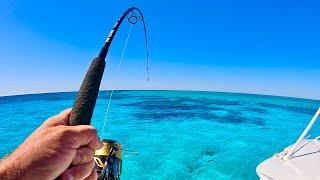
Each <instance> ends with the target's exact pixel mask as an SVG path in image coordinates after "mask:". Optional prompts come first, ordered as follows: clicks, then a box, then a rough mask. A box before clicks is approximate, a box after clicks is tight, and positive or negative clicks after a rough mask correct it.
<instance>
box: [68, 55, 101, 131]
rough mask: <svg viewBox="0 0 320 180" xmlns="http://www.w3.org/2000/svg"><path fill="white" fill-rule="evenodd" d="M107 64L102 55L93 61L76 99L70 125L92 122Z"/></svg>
mask: <svg viewBox="0 0 320 180" xmlns="http://www.w3.org/2000/svg"><path fill="white" fill-rule="evenodd" d="M105 64H106V62H105V60H104V59H102V58H100V57H97V58H95V59H94V60H93V61H92V63H91V65H90V67H89V69H88V71H87V74H86V76H85V77H84V79H83V81H82V84H81V87H80V90H79V92H78V94H77V98H76V100H75V101H74V104H73V108H72V111H71V115H70V118H69V125H71V126H75V125H89V124H90V123H91V118H92V114H93V111H94V107H95V104H96V100H97V96H98V93H99V87H100V83H101V79H102V75H103V72H104V68H105Z"/></svg>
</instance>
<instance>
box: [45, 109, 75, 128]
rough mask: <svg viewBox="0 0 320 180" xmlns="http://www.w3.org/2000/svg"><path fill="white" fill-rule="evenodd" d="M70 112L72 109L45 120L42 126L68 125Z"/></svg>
mask: <svg viewBox="0 0 320 180" xmlns="http://www.w3.org/2000/svg"><path fill="white" fill-rule="evenodd" d="M71 111H72V108H69V109H65V110H64V111H62V112H60V113H59V114H57V115H55V116H52V117H51V118H49V119H48V120H46V121H45V123H44V125H45V126H58V125H68V124H69V118H70V114H71Z"/></svg>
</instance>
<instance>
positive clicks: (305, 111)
mask: <svg viewBox="0 0 320 180" xmlns="http://www.w3.org/2000/svg"><path fill="white" fill-rule="evenodd" d="M257 105H259V106H262V107H268V108H274V109H280V110H283V111H290V112H293V113H300V114H308V115H311V114H314V112H315V111H316V109H312V108H305V107H298V106H286V105H279V104H270V103H257Z"/></svg>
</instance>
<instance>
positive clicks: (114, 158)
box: [69, 7, 149, 180]
mask: <svg viewBox="0 0 320 180" xmlns="http://www.w3.org/2000/svg"><path fill="white" fill-rule="evenodd" d="M127 16H128V21H129V23H130V24H132V25H133V24H136V23H137V22H138V21H139V20H141V22H142V24H143V31H144V36H145V48H146V63H147V69H146V70H147V75H148V80H149V65H148V63H149V62H148V61H149V60H148V58H149V57H148V56H149V54H148V39H147V30H146V25H145V21H144V16H143V14H142V12H141V11H140V10H139V9H138V8H136V7H131V8H129V9H128V10H126V11H125V12H124V13H123V14H122V16H120V18H119V20H118V21H117V22H116V23H115V24H114V26H113V28H112V30H111V31H110V33H109V35H108V37H107V39H106V41H105V43H104V45H103V47H102V48H101V50H100V53H99V55H98V57H96V58H94V59H93V61H92V62H91V65H90V67H89V69H88V71H87V73H86V75H85V77H84V79H83V81H82V84H81V86H80V90H79V91H78V94H77V97H76V99H75V101H74V105H73V108H72V112H71V115H70V118H69V125H71V126H76V125H90V123H91V118H92V114H93V111H94V107H95V104H96V100H97V96H98V93H99V87H100V84H101V80H102V76H103V73H104V69H105V65H106V60H105V59H106V56H107V53H108V50H109V47H110V45H111V43H112V40H113V39H114V37H115V35H116V33H117V31H118V29H119V27H120V25H121V24H122V22H123V20H124V19H125V18H126V17H127ZM110 100H111V97H110ZM103 144H104V146H103V148H102V149H100V150H98V151H96V152H95V162H96V167H97V172H98V174H99V177H98V179H99V180H109V179H120V174H121V168H122V159H121V153H122V148H123V146H122V145H121V144H120V143H118V142H116V141H113V140H103Z"/></svg>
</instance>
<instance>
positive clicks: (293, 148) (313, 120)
mask: <svg viewBox="0 0 320 180" xmlns="http://www.w3.org/2000/svg"><path fill="white" fill-rule="evenodd" d="M319 115H320V107H319V109H318V111H317V112H316V114H315V115H314V116H313V118H312V119H311V121H310V122H309V124H308V126H307V127H306V129H305V130H304V131H303V132H302V134H301V135H300V137H299V139H298V140H297V141H296V143H295V144H294V145H293V146H292V147H291V148H290V150H289V152H288V153H287V154H286V156H285V157H283V160H288V159H290V158H291V157H292V155H293V154H294V153H295V150H296V149H297V147H298V146H299V144H300V143H301V141H302V140H304V139H305V136H306V135H307V134H308V132H309V131H310V129H311V127H312V126H313V124H314V123H315V122H316V120H317V118H318V117H319ZM315 139H316V140H318V139H320V136H318V137H316V138H315Z"/></svg>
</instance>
